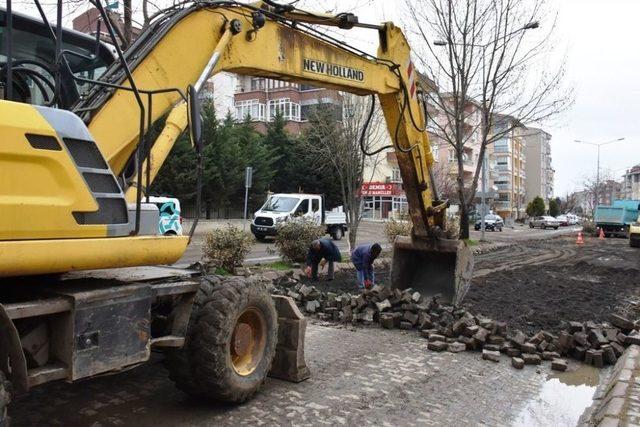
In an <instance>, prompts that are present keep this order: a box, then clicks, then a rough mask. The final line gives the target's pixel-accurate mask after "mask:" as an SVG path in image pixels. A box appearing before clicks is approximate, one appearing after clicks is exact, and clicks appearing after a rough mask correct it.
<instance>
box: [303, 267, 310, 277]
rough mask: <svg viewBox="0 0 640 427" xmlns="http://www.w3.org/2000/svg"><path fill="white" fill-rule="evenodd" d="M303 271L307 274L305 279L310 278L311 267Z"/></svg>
mask: <svg viewBox="0 0 640 427" xmlns="http://www.w3.org/2000/svg"><path fill="white" fill-rule="evenodd" d="M304 272H305V273H306V275H307V279H311V267H307V268H306V269H305V270H304Z"/></svg>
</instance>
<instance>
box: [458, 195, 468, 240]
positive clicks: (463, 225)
mask: <svg viewBox="0 0 640 427" xmlns="http://www.w3.org/2000/svg"><path fill="white" fill-rule="evenodd" d="M468 238H469V209H468V208H467V203H466V202H463V203H460V240H464V239H468Z"/></svg>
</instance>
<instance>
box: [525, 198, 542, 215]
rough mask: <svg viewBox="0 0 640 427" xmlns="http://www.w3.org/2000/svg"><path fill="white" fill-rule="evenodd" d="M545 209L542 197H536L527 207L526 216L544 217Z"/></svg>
mask: <svg viewBox="0 0 640 427" xmlns="http://www.w3.org/2000/svg"><path fill="white" fill-rule="evenodd" d="M545 211H546V208H545V206H544V200H542V197H540V196H536V197H535V198H534V199H533V200H532V201H530V202H529V204H528V205H527V211H526V212H527V215H529V216H542V215H544V213H545Z"/></svg>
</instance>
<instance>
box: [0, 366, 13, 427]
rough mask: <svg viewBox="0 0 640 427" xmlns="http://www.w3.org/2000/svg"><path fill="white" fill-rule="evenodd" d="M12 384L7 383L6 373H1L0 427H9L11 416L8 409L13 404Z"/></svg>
mask: <svg viewBox="0 0 640 427" xmlns="http://www.w3.org/2000/svg"><path fill="white" fill-rule="evenodd" d="M10 390H11V383H10V382H9V381H7V378H6V377H5V376H4V373H3V372H2V371H0V427H9V421H10V420H9V415H8V411H7V408H8V407H9V403H11V394H9V391H10Z"/></svg>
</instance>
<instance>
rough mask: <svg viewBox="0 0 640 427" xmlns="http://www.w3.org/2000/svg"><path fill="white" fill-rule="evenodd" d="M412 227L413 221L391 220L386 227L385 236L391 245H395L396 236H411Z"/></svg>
mask: <svg viewBox="0 0 640 427" xmlns="http://www.w3.org/2000/svg"><path fill="white" fill-rule="evenodd" d="M411 227H412V225H411V221H402V220H401V221H398V220H395V219H393V218H391V219H390V220H389V221H387V222H386V223H385V225H384V235H385V236H387V241H388V242H389V243H393V242H395V241H396V236H410V235H411Z"/></svg>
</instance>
